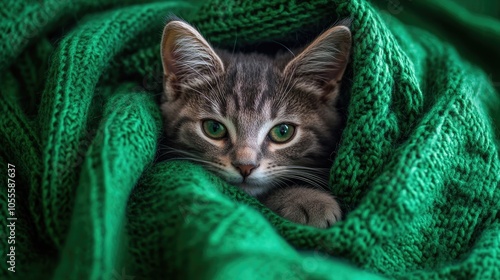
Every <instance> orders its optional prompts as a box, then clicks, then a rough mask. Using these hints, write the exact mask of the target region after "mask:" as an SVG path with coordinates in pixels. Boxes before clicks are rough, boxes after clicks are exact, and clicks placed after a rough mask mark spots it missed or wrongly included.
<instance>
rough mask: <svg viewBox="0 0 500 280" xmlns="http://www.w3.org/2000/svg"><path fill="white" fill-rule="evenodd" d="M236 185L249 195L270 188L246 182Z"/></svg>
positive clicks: (254, 194) (258, 193) (263, 191)
mask: <svg viewBox="0 0 500 280" xmlns="http://www.w3.org/2000/svg"><path fill="white" fill-rule="evenodd" d="M237 186H238V187H239V188H240V189H242V190H243V191H244V192H246V193H248V194H249V195H251V196H259V195H261V194H264V193H265V192H267V191H268V190H269V189H271V186H262V185H253V184H248V183H240V184H237Z"/></svg>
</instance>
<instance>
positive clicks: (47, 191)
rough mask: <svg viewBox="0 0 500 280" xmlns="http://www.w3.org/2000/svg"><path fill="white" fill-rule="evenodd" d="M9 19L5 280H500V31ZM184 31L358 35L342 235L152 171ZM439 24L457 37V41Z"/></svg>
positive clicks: (132, 2)
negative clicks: (175, 39)
mask: <svg viewBox="0 0 500 280" xmlns="http://www.w3.org/2000/svg"><path fill="white" fill-rule="evenodd" d="M395 2H398V3H399V2H400V1H395ZM410 2H411V3H410ZM438 2H439V3H438ZM484 2H485V3H487V2H488V1H484ZM489 2H491V5H490V7H491V9H489V14H491V15H494V14H495V12H494V11H492V10H494V9H497V10H496V11H497V12H498V11H499V10H498V7H499V6H498V4H497V2H496V1H494V0H491V1H489ZM469 5H471V4H470V3H469ZM1 7H2V9H1V10H0V15H1V20H0V58H1V61H0V71H1V73H2V74H1V76H0V84H1V87H0V91H1V95H0V99H1V100H0V111H1V116H2V117H1V118H0V136H1V137H0V147H1V150H0V162H1V163H2V164H1V166H2V169H1V174H2V178H4V179H3V180H2V182H3V186H1V187H0V197H1V199H0V209H1V211H0V213H2V214H1V219H2V221H3V222H2V226H1V227H0V236H1V240H0V244H2V245H1V246H0V255H1V256H2V259H1V261H0V267H1V274H0V278H1V279H8V278H13V279H158V278H166V279H172V278H174V279H378V278H379V277H381V278H399V279H409V278H411V279H429V278H443V279H471V278H476V279H495V278H496V279H499V278H500V212H499V210H500V203H499V201H500V189H499V184H500V183H499V182H500V161H499V146H500V95H499V94H498V91H497V90H498V86H500V72H498V57H499V53H498V42H499V38H500V21H498V20H497V19H495V18H494V17H490V16H488V15H486V13H485V14H481V13H480V12H477V11H476V12H472V11H470V10H468V9H470V7H469V8H467V9H465V8H464V7H462V6H461V5H459V4H458V2H453V1H450V0H446V1H430V0H429V1H406V2H405V1H403V2H401V3H399V4H397V3H396V4H394V3H393V2H391V1H389V2H388V1H382V0H381V1H376V2H375V3H368V2H366V1H363V0H351V1H344V0H337V1H334V0H313V1H288V0H257V1H254V0H232V1H231V0H210V1H192V2H186V1H164V2H155V1H139V0H129V1H113V0H101V1H91V0H78V1H63V0H46V1H19V0H3V1H2V5H1ZM171 14H175V15H177V16H180V17H182V18H184V19H186V20H188V21H189V22H190V23H192V24H194V25H195V26H196V27H197V28H198V29H199V30H200V31H201V32H202V34H204V35H205V36H206V37H207V38H208V40H209V41H210V42H212V43H213V44H214V45H216V46H219V47H225V48H228V49H229V50H231V49H233V48H234V49H248V48H257V49H260V50H264V51H265V48H263V47H262V46H274V47H276V46H278V47H279V44H284V45H287V46H292V45H296V44H304V43H306V42H308V40H310V39H311V38H314V36H316V35H318V34H319V33H320V32H321V31H322V30H324V29H325V28H326V27H328V26H331V25H332V24H333V23H335V22H336V21H337V20H339V19H344V18H350V19H351V20H352V33H353V46H352V56H351V64H350V66H349V69H348V71H347V74H346V77H345V84H346V85H347V87H346V88H347V91H346V95H345V96H343V99H345V100H346V102H345V104H346V105H345V108H343V109H344V110H345V112H346V114H347V123H346V127H345V129H344V131H343V134H342V139H341V142H340V144H339V149H338V153H337V155H336V157H335V159H334V160H333V162H332V168H331V173H330V175H331V176H330V186H331V191H332V193H333V194H334V195H335V196H336V197H338V198H339V200H340V201H341V205H342V209H343V211H344V212H345V213H346V215H345V217H344V219H343V220H342V221H341V222H339V223H337V224H335V225H334V226H333V227H332V228H329V229H326V230H321V229H316V228H311V227H307V226H302V225H297V224H294V223H292V222H289V221H286V220H284V219H283V218H281V217H279V216H277V215H275V214H274V213H272V212H271V211H270V210H268V209H266V208H265V207H264V206H263V205H261V204H260V203H259V202H258V201H257V200H255V199H254V198H252V197H250V196H248V195H246V194H245V193H243V192H241V191H239V190H238V189H236V188H235V187H233V186H230V185H228V184H226V183H225V182H224V181H222V180H221V179H219V178H218V177H216V176H214V175H213V174H211V173H209V172H208V171H206V170H204V169H203V168H202V167H200V166H198V165H195V164H192V163H188V162H183V161H172V162H157V161H156V160H155V159H156V158H157V156H158V154H159V153H161V147H160V145H159V143H161V141H160V140H161V137H162V134H161V130H162V119H161V114H160V110H159V106H158V100H159V95H160V94H161V90H162V89H161V84H162V76H161V73H162V69H161V61H160V55H159V42H160V37H161V31H162V28H163V26H164V24H165V19H166V17H167V16H169V15H171ZM496 14H497V15H498V13H496ZM405 15H412V16H411V17H410V16H408V17H405ZM398 17H401V19H397V18H398ZM440 21H444V22H447V24H448V25H450V26H458V27H460V31H461V33H460V35H459V36H458V37H459V38H461V39H462V40H461V42H460V43H457V40H455V39H456V37H457V35H454V34H451V33H449V32H447V30H446V28H443V26H442V25H440ZM422 23H425V27H427V28H431V31H435V32H436V33H435V34H439V36H436V35H432V32H428V31H424V30H423V29H419V28H418V27H415V26H412V24H418V25H421V26H424V24H422ZM433 26H435V27H436V29H432V28H433ZM454 38H455V39H454ZM449 42H452V43H455V44H452V43H449ZM269 51H270V50H269ZM469 61H472V62H469ZM495 86H496V90H495ZM158 151H160V152H158ZM325 156H329V155H325ZM9 164H10V165H9ZM12 165H13V166H14V167H12ZM8 169H13V170H14V171H12V170H11V171H8ZM9 174H15V175H14V177H13V179H14V181H15V209H11V210H13V211H11V212H8V211H7V210H8V207H9V204H8V203H7V199H8V198H9V199H10V198H12V197H11V196H10V195H11V192H10V189H12V188H9V187H8V185H7V183H8V182H7V179H8V178H11V179H12V177H8V175H9ZM7 218H17V220H15V241H16V243H15V271H16V272H15V273H13V272H11V271H8V270H7V269H8V268H9V267H11V265H10V264H9V263H7V261H8V256H7V254H9V253H10V252H11V248H10V246H12V245H10V244H7V241H8V236H10V235H12V231H11V230H10V228H8V227H6V226H5V224H8V223H9V222H11V220H7Z"/></svg>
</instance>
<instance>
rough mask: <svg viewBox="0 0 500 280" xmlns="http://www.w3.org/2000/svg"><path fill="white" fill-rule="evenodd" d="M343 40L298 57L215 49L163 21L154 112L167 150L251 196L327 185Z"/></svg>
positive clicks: (346, 36) (340, 34) (344, 32)
mask: <svg viewBox="0 0 500 280" xmlns="http://www.w3.org/2000/svg"><path fill="white" fill-rule="evenodd" d="M350 38H351V37H350V32H349V29H348V28H347V27H345V26H336V27H333V28H331V29H330V30H328V31H326V32H325V33H323V34H322V35H321V36H320V37H318V38H317V39H316V40H315V41H314V42H313V43H311V44H310V45H309V46H308V47H307V48H305V49H304V50H303V51H302V52H301V53H300V54H298V55H297V56H295V57H293V56H288V55H279V56H277V57H275V58H271V57H268V56H264V55H259V54H231V53H228V52H225V51H222V50H220V51H215V50H213V49H212V48H211V47H210V45H209V44H208V42H207V41H206V40H205V39H204V38H203V37H202V36H201V35H200V34H199V33H198V32H197V31H196V30H195V29H194V28H193V27H191V26H190V25H188V24H187V23H185V22H182V21H171V22H169V23H168V24H167V26H166V27H165V30H164V33H163V39H162V45H161V48H162V50H161V54H162V62H163V69H164V74H165V80H164V96H163V102H162V105H161V109H162V112H163V115H164V118H165V133H166V136H167V138H168V143H169V146H170V147H171V151H172V152H175V153H176V154H177V155H178V158H185V159H189V160H192V161H195V162H198V163H201V164H203V165H204V166H205V167H206V168H207V169H209V170H211V171H213V172H215V173H216V174H217V175H219V176H220V177H222V178H224V179H225V180H226V181H227V182H229V183H231V184H233V185H237V186H239V187H241V188H242V189H243V190H245V191H246V192H248V193H250V194H252V195H258V194H261V193H263V192H265V191H267V190H269V189H271V188H273V187H276V186H279V185H281V184H286V183H287V182H288V181H291V180H293V181H295V180H298V181H302V182H304V183H307V184H308V185H313V186H322V185H324V184H326V182H327V179H328V166H329V163H330V156H331V153H332V152H333V151H334V150H335V146H336V144H337V141H338V137H339V124H340V118H339V116H338V113H337V111H336V110H335V101H336V98H337V95H338V91H339V88H340V80H341V78H342V75H343V73H344V70H345V67H346V64H347V61H348V56H349V49H350V42H351V39H350Z"/></svg>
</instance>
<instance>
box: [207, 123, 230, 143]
mask: <svg viewBox="0 0 500 280" xmlns="http://www.w3.org/2000/svg"><path fill="white" fill-rule="evenodd" d="M202 127H203V132H205V134H206V135H207V136H208V137H210V138H212V139H216V140H218V139H222V138H224V137H226V135H227V130H226V127H225V126H224V125H223V124H221V123H220V122H218V121H214V120H204V121H203V123H202Z"/></svg>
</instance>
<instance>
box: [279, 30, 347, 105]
mask: <svg viewBox="0 0 500 280" xmlns="http://www.w3.org/2000/svg"><path fill="white" fill-rule="evenodd" d="M350 51H351V31H350V30H349V28H348V27H347V26H344V25H339V26H334V27H332V28H330V29H328V30H327V31H325V32H324V33H323V34H321V35H320V36H319V37H317V38H316V39H315V40H314V41H313V42H312V43H310V44H309V45H308V46H307V47H306V48H305V49H304V50H303V51H302V52H301V53H300V54H299V55H297V56H296V57H295V58H294V59H292V60H291V61H290V62H289V63H288V64H287V65H286V67H285V69H284V70H283V73H284V75H285V77H287V78H290V79H294V80H296V81H298V82H299V83H300V84H301V85H302V86H303V87H307V88H308V89H309V90H311V91H314V92H315V93H317V94H318V95H319V97H320V100H321V101H323V102H325V103H327V104H333V103H334V102H335V99H336V97H337V95H338V92H339V90H340V85H341V81H342V76H343V75H344V72H345V69H346V67H347V63H348V62H349V53H350Z"/></svg>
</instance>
